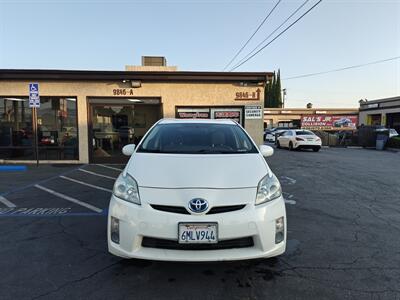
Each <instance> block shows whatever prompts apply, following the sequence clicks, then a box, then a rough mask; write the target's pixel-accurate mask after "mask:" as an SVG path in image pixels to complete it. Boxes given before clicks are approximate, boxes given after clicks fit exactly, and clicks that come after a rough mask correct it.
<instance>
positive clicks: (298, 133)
mask: <svg viewBox="0 0 400 300" xmlns="http://www.w3.org/2000/svg"><path fill="white" fill-rule="evenodd" d="M296 135H314V133H312V132H311V131H308V130H297V131H296Z"/></svg>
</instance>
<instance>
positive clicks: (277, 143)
mask: <svg viewBox="0 0 400 300" xmlns="http://www.w3.org/2000/svg"><path fill="white" fill-rule="evenodd" d="M276 148H278V149H281V144H280V143H279V141H276Z"/></svg>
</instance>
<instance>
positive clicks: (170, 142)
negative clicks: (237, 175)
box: [137, 123, 258, 154]
mask: <svg viewBox="0 0 400 300" xmlns="http://www.w3.org/2000/svg"><path fill="white" fill-rule="evenodd" d="M137 152H148V153H180V154H235V153H257V152H258V151H257V149H256V147H255V146H254V144H253V143H252V142H251V140H250V139H249V137H248V136H247V135H246V133H245V132H244V131H243V129H242V128H241V127H239V126H237V125H234V124H232V125H229V124H209V123H208V124H207V123H204V124H201V123H190V124H189V123H173V124H158V125H157V126H155V127H154V128H153V129H152V130H151V132H150V133H149V134H148V135H147V136H146V138H145V139H144V140H143V142H142V143H141V145H140V146H139V148H138V151H137Z"/></svg>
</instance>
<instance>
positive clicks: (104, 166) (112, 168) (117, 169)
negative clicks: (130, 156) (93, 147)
mask: <svg viewBox="0 0 400 300" xmlns="http://www.w3.org/2000/svg"><path fill="white" fill-rule="evenodd" d="M96 166H100V167H103V168H107V169H111V170H116V171H123V170H124V169H119V168H114V167H110V166H107V165H102V164H96Z"/></svg>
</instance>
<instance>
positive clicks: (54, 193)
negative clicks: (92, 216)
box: [35, 184, 103, 213]
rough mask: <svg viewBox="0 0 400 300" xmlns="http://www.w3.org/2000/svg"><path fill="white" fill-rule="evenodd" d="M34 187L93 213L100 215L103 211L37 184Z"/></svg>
mask: <svg viewBox="0 0 400 300" xmlns="http://www.w3.org/2000/svg"><path fill="white" fill-rule="evenodd" d="M35 187H36V188H38V189H40V190H42V191H45V192H48V193H50V194H52V195H54V196H57V197H59V198H62V199H64V200H67V201H70V202H73V203H75V204H79V205H81V206H83V207H86V208H88V209H90V210H93V211H95V212H97V213H101V212H102V211H103V210H102V209H100V208H98V207H96V206H93V205H91V204H89V203H86V202H83V201H80V200H78V199H75V198H72V197H70V196H67V195H64V194H61V193H58V192H56V191H53V190H50V189H48V188H45V187H44V186H41V185H39V184H35Z"/></svg>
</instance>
